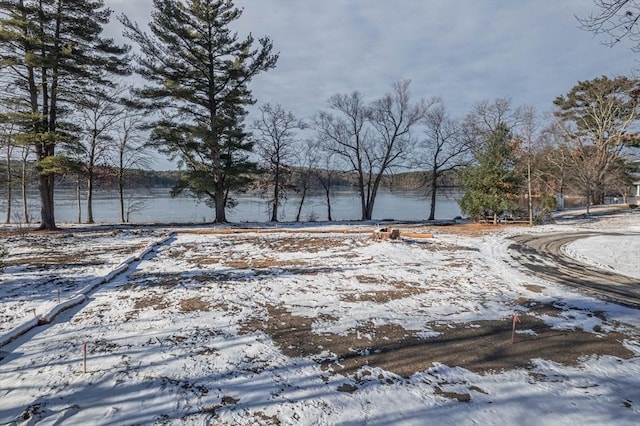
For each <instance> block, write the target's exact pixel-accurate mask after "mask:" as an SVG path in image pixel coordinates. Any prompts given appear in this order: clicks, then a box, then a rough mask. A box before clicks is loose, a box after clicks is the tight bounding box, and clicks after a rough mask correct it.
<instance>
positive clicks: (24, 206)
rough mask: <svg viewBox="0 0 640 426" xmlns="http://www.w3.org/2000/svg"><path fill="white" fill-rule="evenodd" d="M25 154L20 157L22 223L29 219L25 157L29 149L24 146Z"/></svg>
mask: <svg viewBox="0 0 640 426" xmlns="http://www.w3.org/2000/svg"><path fill="white" fill-rule="evenodd" d="M25 151H26V152H25V154H24V157H23V158H22V176H21V182H20V186H21V187H22V214H23V216H24V223H29V222H30V221H31V219H30V218H29V204H28V202H27V164H28V163H27V158H28V156H29V151H28V149H27V148H25Z"/></svg>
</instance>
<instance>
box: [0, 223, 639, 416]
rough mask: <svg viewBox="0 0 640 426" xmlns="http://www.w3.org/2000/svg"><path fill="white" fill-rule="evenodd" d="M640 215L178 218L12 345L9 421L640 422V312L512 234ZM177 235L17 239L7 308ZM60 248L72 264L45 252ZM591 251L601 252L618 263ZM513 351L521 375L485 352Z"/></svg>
mask: <svg viewBox="0 0 640 426" xmlns="http://www.w3.org/2000/svg"><path fill="white" fill-rule="evenodd" d="M639 217H640V216H638V215H637V214H623V213H621V214H620V215H614V216H610V217H606V218H600V219H597V220H588V221H586V220H579V219H575V220H573V221H571V220H567V221H565V222H563V224H556V225H545V226H541V227H536V228H533V229H531V228H506V229H505V231H503V232H499V233H490V234H486V235H480V236H477V237H473V236H465V235H456V234H453V233H451V232H450V231H449V230H448V228H447V227H443V228H439V229H437V230H434V229H429V230H425V231H426V232H431V231H433V233H434V234H435V235H434V237H433V238H431V239H406V240H404V241H398V242H390V241H374V240H372V239H371V238H370V234H368V233H360V232H349V229H348V228H344V229H340V230H337V229H333V228H331V229H329V228H328V229H326V231H327V232H326V233H322V234H320V233H304V232H303V231H300V230H299V232H297V233H295V234H289V233H287V232H282V233H278V232H271V233H260V232H259V231H256V232H253V233H242V234H228V235H216V234H210V233H207V230H203V231H202V232H201V233H197V232H189V233H187V232H178V233H177V234H176V235H175V239H172V240H171V242H170V244H166V245H163V246H161V247H160V248H158V250H157V252H156V253H155V255H154V256H150V257H149V258H145V259H142V260H141V261H140V262H139V263H136V265H135V269H134V270H130V271H128V272H127V273H126V274H121V275H118V276H116V277H114V278H113V279H112V280H111V281H109V282H107V283H105V284H103V285H101V286H100V287H98V288H96V289H95V291H93V292H92V294H91V296H90V298H89V300H87V301H86V302H85V304H84V305H83V306H82V309H80V310H79V311H77V312H63V313H61V314H60V315H59V316H58V317H57V318H56V320H55V321H54V322H53V323H52V324H49V325H46V326H45V327H43V328H38V329H34V330H32V331H31V332H29V333H27V334H25V335H24V336H21V337H19V338H17V339H16V340H15V341H13V342H11V343H10V344H8V345H5V346H4V347H2V348H0V351H2V352H3V353H2V354H0V358H3V359H1V360H0V424H34V423H38V424H61V423H62V424H65V423H68V424H154V423H155V424H167V423H175V424H309V425H311V424H314V425H315V424H392V423H393V424H425V421H428V422H429V423H433V424H508V423H518V424H523V425H527V424H532V425H533V424H536V425H537V424H621V425H625V424H629V425H631V424H637V423H638V422H639V421H640V389H639V388H638V386H637V383H638V380H639V379H640V340H639V337H638V336H639V333H638V331H639V330H638V328H639V327H640V320H638V315H637V310H634V309H630V308H624V307H620V306H617V305H614V304H611V303H606V302H603V301H600V300H596V299H593V298H591V297H588V296H585V295H584V294H582V293H581V292H580V291H578V290H575V289H569V288H566V287H563V286H558V285H555V284H551V283H548V282H545V281H543V280H540V279H538V278H536V277H534V276H531V275H528V274H526V273H525V272H523V270H522V269H521V268H519V267H518V265H516V264H514V261H513V259H512V258H511V257H510V256H509V250H508V246H509V242H508V240H507V239H506V237H507V236H509V235H513V234H516V233H519V232H550V231H558V230H582V229H606V230H608V231H611V232H613V231H617V232H619V233H624V234H627V235H629V234H630V233H634V232H635V233H636V234H637V232H638V228H637V226H638V223H639V222H638V219H639ZM314 230H317V227H315V228H314ZM413 230H414V231H415V229H413ZM159 235H160V234H153V235H150V234H148V233H146V232H137V233H129V234H127V233H125V235H122V236H120V235H113V236H105V237H104V238H102V237H99V236H96V235H94V237H92V238H89V237H86V238H83V237H82V235H78V236H75V235H74V236H71V237H69V238H67V239H66V240H65V244H64V245H61V244H57V242H56V240H55V238H59V237H49V238H52V241H50V242H46V241H43V240H37V238H42V239H46V238H48V237H46V236H39V237H37V238H36V237H30V238H35V239H33V240H29V241H27V242H26V243H25V244H21V243H20V241H17V240H16V241H13V240H12V241H11V244H13V245H12V246H11V248H10V254H9V256H8V258H7V259H6V261H7V264H8V265H9V266H8V267H7V268H6V269H5V271H4V274H3V276H2V280H1V281H0V297H1V298H0V300H1V301H2V302H0V312H1V313H2V314H3V315H5V316H8V315H9V314H8V313H13V312H16V311H19V310H21V309H22V310H26V309H27V307H28V306H33V304H35V303H38V302H39V301H41V300H43V299H47V300H50V299H51V298H52V295H53V294H55V292H56V290H57V286H59V283H60V281H59V279H58V280H50V279H47V278H46V276H47V274H48V273H50V272H51V271H52V270H53V271H55V272H56V273H57V274H58V277H59V276H60V275H61V274H62V272H61V271H64V274H65V275H70V276H73V286H72V287H73V288H72V289H70V290H69V291H70V294H71V293H72V292H73V291H78V290H79V289H81V288H82V287H83V286H84V285H85V284H86V283H87V282H90V281H91V280H93V279H95V277H96V276H104V275H105V274H106V273H108V270H109V269H111V268H113V267H114V266H116V265H118V264H120V263H121V262H123V261H124V260H125V259H127V258H128V257H129V256H132V255H133V254H135V253H138V250H140V249H141V248H142V247H143V246H145V247H146V246H147V245H149V244H150V243H151V242H152V241H155V240H157V239H158V238H159ZM636 237H637V235H636ZM616 238H618V237H617V236H614V235H609V236H608V237H606V238H605V240H592V239H591V238H585V239H583V240H581V243H580V244H584V247H586V248H588V247H589V244H592V245H593V244H599V245H600V244H605V243H606V244H607V247H609V248H608V250H615V249H616V248H620V247H621V246H622V245H623V244H621V243H620V240H617V239H616ZM36 240H37V241H36ZM4 241H5V240H3V243H4ZM630 244H631V245H632V244H633V242H629V241H628V240H625V242H624V245H626V247H629V245H630ZM44 247H50V248H49V249H48V250H50V254H53V255H55V256H54V257H55V258H57V259H60V260H61V263H62V264H61V265H59V266H57V267H56V268H55V269H53V268H52V269H49V266H47V267H46V268H44V270H41V271H38V268H33V267H32V266H30V265H35V264H38V262H36V260H37V259H38V258H39V257H40V256H41V255H42V250H44ZM97 247H100V249H97ZM586 248H576V249H575V250H576V253H580V254H579V256H581V259H582V260H583V261H584V262H587V263H589V264H592V265H605V264H606V265H609V266H611V265H610V264H609V263H606V262H605V260H603V259H602V258H598V257H597V256H595V255H590V254H589V252H588V250H587V249H586ZM64 253H66V254H70V253H76V254H78V255H77V256H72V257H70V258H68V262H67V263H64V261H63V260H62V259H64V257H63V256H62V254H64ZM110 253H111V254H110ZM638 253H639V252H638V251H636V256H638ZM56 256H58V257H56ZM118 256H119V257H118ZM576 256H578V255H576ZM618 256H620V255H618ZM79 259H83V261H82V262H80V261H79ZM628 261H629V262H634V261H635V262H636V264H638V258H637V257H636V258H633V256H631V257H630V258H629V259H628ZM21 262H22V263H21ZM102 262H108V263H109V265H108V266H102V265H101V263H102ZM74 263H75V265H73V264H74ZM614 267H615V266H614ZM58 268H60V269H58ZM25 274H32V275H31V277H32V278H28V277H27V275H25ZM34 285H35V286H34ZM39 293H42V294H43V296H38V294H39ZM21 295H23V296H24V297H23V298H22V299H20V297H21ZM5 301H6V302H5ZM514 313H518V314H519V318H520V319H521V320H522V322H521V323H517V330H516V334H515V343H514V344H512V343H511V338H512V334H511V325H512V318H513V315H514ZM23 319H24V320H28V318H23ZM19 322H20V321H17V322H14V324H17V323H19ZM3 323H4V321H3ZM474 331H476V332H477V333H475V334H474ZM436 339H440V340H436ZM485 342H488V343H489V344H488V345H485V344H484V343H485ZM563 342H564V344H563ZM569 342H570V343H569ZM83 344H86V345H87V351H88V359H87V373H83V362H82V361H83V359H82V345H83ZM447 345H450V346H447ZM436 347H438V348H441V349H442V351H441V352H435V351H434V348H436ZM492 348H493V350H491V349H492ZM483 351H486V352H483ZM556 352H557V353H556ZM478 353H482V354H484V355H483V356H484V358H483V359H479V358H474V359H472V358H473V356H474V355H476V354H478ZM491 357H493V358H495V359H494V360H491V359H490V358H491ZM445 359H446V360H447V361H448V363H444V362H443V360H445ZM501 359H502V361H501V362H502V364H498V365H503V367H504V371H502V369H498V370H492V371H489V370H486V369H485V368H486V367H482V366H483V365H493V364H490V362H500V360H501ZM496 360H497V361H496ZM558 360H560V361H558ZM510 363H511V365H515V366H518V367H517V368H514V367H513V366H509V365H510ZM461 365H466V366H468V368H462V367H461ZM521 365H525V366H524V367H522V366H521Z"/></svg>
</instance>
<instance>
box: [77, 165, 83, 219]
mask: <svg viewBox="0 0 640 426" xmlns="http://www.w3.org/2000/svg"><path fill="white" fill-rule="evenodd" d="M80 186H81V185H80V175H78V177H77V179H76V201H77V203H78V223H82V200H81V199H80V198H81V197H80V196H81V194H82V191H81V188H80Z"/></svg>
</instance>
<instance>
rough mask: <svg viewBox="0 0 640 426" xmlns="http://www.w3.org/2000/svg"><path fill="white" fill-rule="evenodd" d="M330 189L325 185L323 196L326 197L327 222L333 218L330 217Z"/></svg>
mask: <svg viewBox="0 0 640 426" xmlns="http://www.w3.org/2000/svg"><path fill="white" fill-rule="evenodd" d="M330 192H331V191H330V190H329V188H328V187H327V189H326V191H325V193H324V194H325V197H326V199H327V220H328V221H329V222H331V221H333V218H332V217H331V196H330Z"/></svg>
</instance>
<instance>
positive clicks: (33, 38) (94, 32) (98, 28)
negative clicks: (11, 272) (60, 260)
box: [0, 0, 128, 229]
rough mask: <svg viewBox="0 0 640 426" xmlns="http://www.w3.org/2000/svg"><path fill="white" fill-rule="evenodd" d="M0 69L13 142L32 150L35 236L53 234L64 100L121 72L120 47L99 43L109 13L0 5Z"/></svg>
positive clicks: (31, 0) (87, 7)
mask: <svg viewBox="0 0 640 426" xmlns="http://www.w3.org/2000/svg"><path fill="white" fill-rule="evenodd" d="M0 13H1V15H2V17H1V18H0V65H1V66H2V69H3V71H4V74H3V78H4V79H6V80H5V81H4V83H6V84H7V85H8V86H10V87H12V88H13V89H15V90H14V91H12V92H14V93H15V95H14V96H12V99H11V102H12V105H13V106H14V107H15V108H16V109H15V112H14V115H13V117H14V119H15V121H16V122H20V123H21V124H22V125H23V132H22V134H20V135H19V140H20V141H21V143H23V144H28V145H32V146H33V147H34V150H35V154H36V161H37V171H38V174H39V190H40V205H41V225H40V228H41V229H55V228H56V223H55V215H54V177H55V173H56V172H57V171H60V170H62V169H64V167H65V164H67V161H66V159H65V158H61V157H60V156H58V155H57V153H56V146H57V145H59V144H61V143H64V142H70V141H72V140H73V139H72V138H71V136H72V135H71V134H70V131H69V130H70V127H69V126H66V125H65V123H64V117H65V115H66V114H67V113H68V110H67V109H65V104H66V95H68V94H69V93H73V92H76V93H77V92H79V91H83V90H84V89H85V88H86V87H87V84H86V82H87V81H89V82H91V84H100V83H102V82H104V78H103V77H102V75H106V76H108V75H111V74H112V73H118V74H125V73H127V71H128V68H127V58H126V56H125V54H126V52H127V48H126V47H119V46H116V45H115V44H114V42H113V40H110V39H104V38H101V37H100V34H101V32H102V27H103V26H104V25H105V24H107V23H108V22H109V18H110V16H111V10H110V9H108V8H104V2H103V1H102V0H91V1H89V0H86V1H81V0H76V1H69V0H37V1H36V0H2V1H0Z"/></svg>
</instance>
